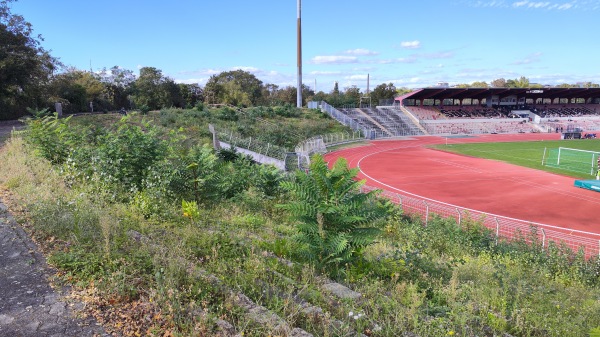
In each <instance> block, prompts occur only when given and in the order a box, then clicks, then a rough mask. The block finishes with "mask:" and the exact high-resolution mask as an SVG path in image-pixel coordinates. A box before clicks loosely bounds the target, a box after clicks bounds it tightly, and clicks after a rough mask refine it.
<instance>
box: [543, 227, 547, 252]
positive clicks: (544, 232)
mask: <svg viewBox="0 0 600 337" xmlns="http://www.w3.org/2000/svg"><path fill="white" fill-rule="evenodd" d="M545 247H546V231H545V230H544V229H543V228H542V251H543V250H544V248H545Z"/></svg>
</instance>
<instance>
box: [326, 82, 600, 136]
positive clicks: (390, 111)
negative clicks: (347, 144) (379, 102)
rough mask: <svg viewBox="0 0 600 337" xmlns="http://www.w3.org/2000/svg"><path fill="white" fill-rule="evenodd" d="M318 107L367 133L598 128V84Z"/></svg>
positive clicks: (432, 93) (434, 91)
mask: <svg viewBox="0 0 600 337" xmlns="http://www.w3.org/2000/svg"><path fill="white" fill-rule="evenodd" d="M321 105H322V109H323V110H324V111H327V112H328V113H329V114H330V115H331V116H333V117H334V118H336V119H337V120H339V121H340V122H342V123H343V124H345V125H348V126H350V127H352V128H353V129H355V130H360V131H361V132H363V134H364V135H365V136H366V137H367V138H386V137H399V136H413V135H422V134H430V135H458V134H495V133H530V132H562V131H563V130H567V129H573V128H579V129H581V130H582V131H583V132H584V133H585V132H591V131H598V130H600V88H441V87H436V88H425V89H419V90H416V91H413V92H411V93H408V94H406V95H403V96H400V97H397V98H396V99H395V100H394V105H393V106H377V107H374V108H373V107H368V106H367V107H364V106H361V107H360V108H356V107H345V108H339V109H336V108H334V107H331V106H329V105H328V104H327V103H325V102H321Z"/></svg>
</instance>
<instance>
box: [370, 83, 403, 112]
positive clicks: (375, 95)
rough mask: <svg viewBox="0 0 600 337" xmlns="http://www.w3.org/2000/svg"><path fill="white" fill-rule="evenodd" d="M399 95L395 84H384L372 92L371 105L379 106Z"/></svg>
mask: <svg viewBox="0 0 600 337" xmlns="http://www.w3.org/2000/svg"><path fill="white" fill-rule="evenodd" d="M396 95H397V91H396V87H395V86H394V84H393V83H391V82H390V83H387V84H385V83H382V84H380V85H378V86H376V87H375V89H373V92H371V104H373V105H375V106H377V105H379V102H380V101H381V100H384V99H385V100H389V99H392V100H393V99H394V98H395V97H396Z"/></svg>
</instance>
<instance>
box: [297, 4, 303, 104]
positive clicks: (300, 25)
mask: <svg viewBox="0 0 600 337" xmlns="http://www.w3.org/2000/svg"><path fill="white" fill-rule="evenodd" d="M301 21H302V0H298V21H297V25H298V89H297V95H296V96H297V99H296V106H297V107H298V108H301V107H302V22H301Z"/></svg>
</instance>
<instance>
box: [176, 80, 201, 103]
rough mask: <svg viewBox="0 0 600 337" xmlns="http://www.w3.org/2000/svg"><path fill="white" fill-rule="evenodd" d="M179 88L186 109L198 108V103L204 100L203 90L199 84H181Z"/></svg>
mask: <svg viewBox="0 0 600 337" xmlns="http://www.w3.org/2000/svg"><path fill="white" fill-rule="evenodd" d="M178 86H179V92H180V93H181V97H182V99H183V101H184V103H185V106H186V107H193V106H196V104H197V103H198V102H201V101H202V100H203V91H202V88H201V87H200V86H199V85H198V84H197V83H192V84H186V83H179V84H178Z"/></svg>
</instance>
